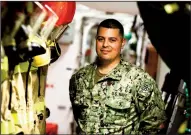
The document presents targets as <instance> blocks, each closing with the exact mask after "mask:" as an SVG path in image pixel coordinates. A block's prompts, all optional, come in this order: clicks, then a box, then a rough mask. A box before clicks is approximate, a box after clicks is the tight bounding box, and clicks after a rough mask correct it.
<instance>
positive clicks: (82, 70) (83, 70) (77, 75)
mask: <svg viewBox="0 0 191 135" xmlns="http://www.w3.org/2000/svg"><path fill="white" fill-rule="evenodd" d="M92 68H93V64H89V65H86V66H84V67H81V68H80V69H79V70H77V71H76V72H74V73H73V75H72V77H71V79H74V78H81V77H83V76H85V75H86V74H88V73H89V72H90V70H91V69H92Z"/></svg>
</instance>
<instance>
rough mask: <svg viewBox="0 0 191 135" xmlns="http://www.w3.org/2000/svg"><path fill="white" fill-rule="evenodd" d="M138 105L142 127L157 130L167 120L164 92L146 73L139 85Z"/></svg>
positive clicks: (147, 129)
mask: <svg viewBox="0 0 191 135" xmlns="http://www.w3.org/2000/svg"><path fill="white" fill-rule="evenodd" d="M137 88H138V89H137V95H136V98H137V104H138V105H137V106H138V107H139V110H140V129H142V130H146V131H150V132H151V131H156V130H158V129H159V126H160V124H161V123H163V122H164V121H165V120H166V116H165V104H164V101H163V100H162V93H161V91H160V90H159V89H158V86H157V84H156V82H155V81H154V79H152V78H151V77H150V76H149V75H147V74H146V75H144V77H143V78H142V80H141V81H140V83H139V86H137Z"/></svg>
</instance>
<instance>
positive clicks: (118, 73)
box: [93, 58, 124, 82]
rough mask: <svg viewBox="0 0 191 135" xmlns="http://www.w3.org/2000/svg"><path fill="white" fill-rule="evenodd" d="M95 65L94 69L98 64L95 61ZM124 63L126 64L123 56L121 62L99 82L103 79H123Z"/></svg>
mask: <svg viewBox="0 0 191 135" xmlns="http://www.w3.org/2000/svg"><path fill="white" fill-rule="evenodd" d="M93 65H94V69H96V67H97V64H96V63H94V64H93ZM123 65H124V60H123V59H122V58H121V59H120V62H119V64H118V65H117V66H116V67H115V68H114V69H112V70H111V72H110V73H109V74H107V75H106V76H105V77H103V78H101V79H100V80H99V81H98V82H100V81H103V80H105V79H112V80H117V81H119V80H121V78H122V70H123Z"/></svg>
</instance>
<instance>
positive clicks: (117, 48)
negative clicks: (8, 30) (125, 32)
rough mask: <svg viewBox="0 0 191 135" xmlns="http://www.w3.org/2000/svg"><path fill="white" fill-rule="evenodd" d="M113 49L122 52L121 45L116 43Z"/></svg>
mask: <svg viewBox="0 0 191 135" xmlns="http://www.w3.org/2000/svg"><path fill="white" fill-rule="evenodd" d="M112 50H113V51H114V52H116V53H120V52H121V46H120V45H117V44H115V45H113V46H112Z"/></svg>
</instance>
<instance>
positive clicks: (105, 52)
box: [101, 50, 110, 54]
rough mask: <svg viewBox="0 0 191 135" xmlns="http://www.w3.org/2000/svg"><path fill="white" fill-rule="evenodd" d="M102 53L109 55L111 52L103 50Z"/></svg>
mask: <svg viewBox="0 0 191 135" xmlns="http://www.w3.org/2000/svg"><path fill="white" fill-rule="evenodd" d="M101 52H102V53H103V54H107V53H109V52H110V51H109V50H101Z"/></svg>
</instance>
